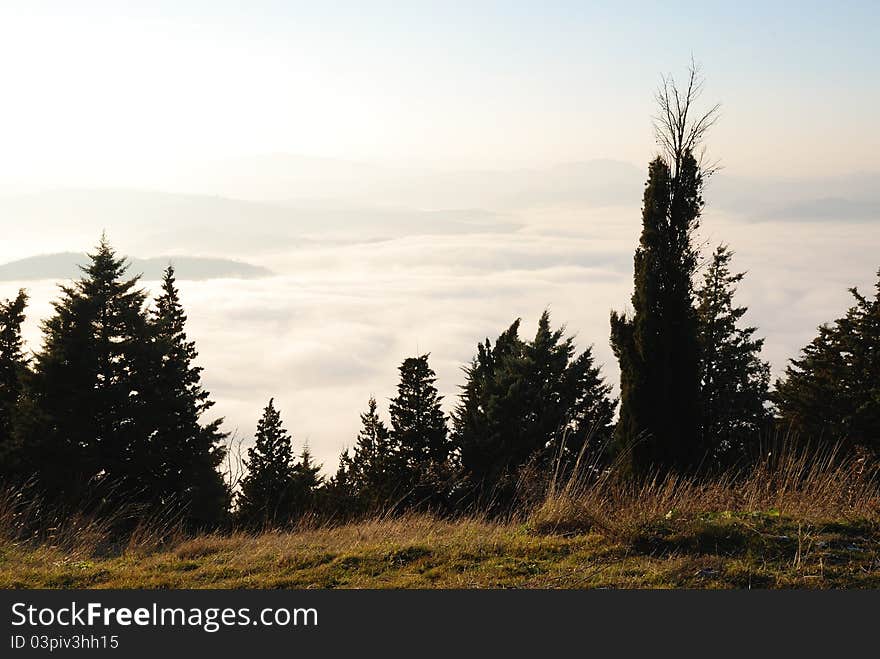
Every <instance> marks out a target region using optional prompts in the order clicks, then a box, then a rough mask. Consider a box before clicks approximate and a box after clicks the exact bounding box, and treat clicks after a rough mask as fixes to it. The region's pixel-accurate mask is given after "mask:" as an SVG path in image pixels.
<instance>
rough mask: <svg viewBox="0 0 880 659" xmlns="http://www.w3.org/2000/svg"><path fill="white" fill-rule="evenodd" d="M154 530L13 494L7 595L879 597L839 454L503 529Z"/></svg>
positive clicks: (855, 473) (0, 503) (566, 505)
mask: <svg viewBox="0 0 880 659" xmlns="http://www.w3.org/2000/svg"><path fill="white" fill-rule="evenodd" d="M41 515H42V516H43V517H41ZM41 519H47V520H49V525H48V527H47V528H43V527H40V525H39V524H38V522H40V521H41ZM152 523H153V524H154V525H155V524H157V523H158V524H159V526H158V527H155V526H154V530H152V531H151V530H150V525H149V524H145V525H143V526H142V527H141V528H139V529H138V530H137V531H136V532H135V533H133V534H132V535H131V537H128V538H123V539H112V538H108V537H107V534H108V533H110V531H109V527H107V526H106V523H102V522H99V521H96V520H89V519H87V518H85V517H80V518H78V517H77V516H70V517H67V518H64V519H60V518H59V517H58V516H52V515H49V514H48V512H47V511H42V510H40V509H39V506H37V505H36V504H33V503H27V502H26V501H25V500H24V499H22V498H21V497H19V498H15V497H14V496H13V497H12V498H10V497H6V499H5V500H0V586H2V587H7V588H9V587H12V588H35V587H41V588H592V587H614V588H668V587H694V588H747V587H804V588H827V587H844V588H853V587H874V588H876V587H880V490H878V487H877V481H876V478H875V473H874V472H873V471H872V470H869V469H867V468H866V467H865V466H864V463H863V462H860V461H858V460H854V459H853V460H841V459H837V458H836V456H834V455H833V454H832V453H826V454H823V455H821V456H817V455H815V454H813V455H811V456H808V455H805V454H804V455H789V456H786V457H785V459H783V460H774V459H768V460H767V461H766V462H765V463H764V464H761V465H759V466H758V467H757V468H756V469H755V470H754V471H753V472H751V473H750V474H748V475H746V476H743V477H741V478H734V477H733V476H727V477H720V478H714V479H711V480H704V481H697V480H688V479H681V478H675V477H670V478H664V479H654V480H651V481H648V482H646V483H641V484H634V483H633V482H631V481H625V480H623V479H620V478H618V477H617V476H616V474H615V472H614V471H613V470H612V471H610V472H603V473H602V474H601V475H599V476H598V477H591V478H589V479H585V478H574V479H570V480H569V481H568V482H566V483H560V484H553V485H551V486H550V488H549V493H548V494H547V496H546V498H545V500H544V501H543V503H541V504H540V505H538V506H537V507H536V508H535V509H534V510H531V511H523V512H522V513H521V514H520V515H519V516H518V517H515V518H513V519H509V520H506V521H503V522H502V521H492V520H489V519H485V518H480V517H474V516H471V517H467V518H461V519H439V518H436V517H432V516H430V515H422V514H409V515H403V516H399V517H390V518H389V517H386V518H377V519H371V520H365V521H362V522H358V523H352V524H345V525H337V526H317V525H314V524H303V525H301V526H300V527H299V528H296V529H290V530H285V531H269V532H265V533H259V534H250V533H231V534H214V535H199V536H196V537H183V536H176V535H174V534H173V533H170V532H169V529H168V526H167V525H165V526H162V524H161V520H159V521H158V522H157V521H156V520H153V522H152ZM155 528H159V529H160V530H159V531H158V532H157V531H156V530H155Z"/></svg>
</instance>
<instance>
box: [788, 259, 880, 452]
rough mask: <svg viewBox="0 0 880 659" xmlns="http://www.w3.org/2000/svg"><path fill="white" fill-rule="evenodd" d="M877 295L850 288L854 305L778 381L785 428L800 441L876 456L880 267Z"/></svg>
mask: <svg viewBox="0 0 880 659" xmlns="http://www.w3.org/2000/svg"><path fill="white" fill-rule="evenodd" d="M877 276H878V281H877V285H876V294H875V296H874V298H873V299H871V298H868V297H865V296H864V295H862V294H861V293H859V291H858V290H857V289H855V288H852V289H850V292H851V293H852V295H853V297H854V298H855V301H856V302H855V304H854V305H853V306H852V307H850V308H849V310H848V311H847V312H846V315H844V316H843V317H842V318H838V319H837V320H836V321H834V322H833V323H831V324H830V325H823V326H821V327H819V334H818V336H817V337H816V338H815V339H813V340H812V341H811V342H810V344H809V345H807V346H806V347H805V348H804V349H803V351H802V352H801V355H800V357H799V358H797V359H792V360H791V362H790V364H789V365H788V367H787V368H786V370H785V376H784V377H783V378H781V379H780V380H778V381H777V383H776V392H775V393H774V395H773V400H774V402H775V403H776V405H777V407H778V411H779V415H780V417H781V419H782V422H783V424H784V426H785V427H786V428H787V429H790V430H791V431H792V432H793V433H794V434H796V435H798V436H799V438H800V439H802V440H804V441H816V440H831V441H844V442H847V443H848V444H850V445H854V446H858V447H863V448H865V449H868V450H869V451H871V452H873V453H874V454H875V455H878V454H880V271H878V273H877Z"/></svg>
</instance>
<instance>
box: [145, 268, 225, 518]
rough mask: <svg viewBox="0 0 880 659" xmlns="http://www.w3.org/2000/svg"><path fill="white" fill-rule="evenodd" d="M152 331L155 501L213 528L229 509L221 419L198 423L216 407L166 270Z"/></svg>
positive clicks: (172, 279)
mask: <svg viewBox="0 0 880 659" xmlns="http://www.w3.org/2000/svg"><path fill="white" fill-rule="evenodd" d="M150 327H151V329H152V337H153V345H154V347H155V349H156V354H155V357H154V358H155V362H154V372H153V373H152V377H151V382H150V384H151V386H150V388H149V400H148V403H149V407H150V416H151V418H152V419H153V420H154V424H155V425H154V429H153V436H152V440H151V442H150V457H151V460H150V463H149V464H150V468H151V469H152V471H153V473H152V477H153V478H154V479H155V483H154V486H153V489H154V492H155V496H156V497H157V499H158V500H159V502H160V503H161V504H171V503H176V504H179V505H181V506H183V507H184V508H185V510H186V516H187V518H188V519H189V520H190V522H191V523H193V524H196V525H216V524H217V523H219V522H220V521H221V520H222V519H223V517H224V515H225V514H226V511H227V509H228V507H229V493H228V491H227V490H226V486H225V484H224V483H223V479H222V477H221V475H220V473H219V472H218V467H219V466H220V464H221V462H223V457H224V451H225V449H224V445H223V442H224V440H225V439H226V434H225V433H223V432H221V430H220V424H221V423H222V419H215V420H213V421H209V422H208V423H206V424H204V425H202V423H201V418H202V416H203V415H204V414H205V413H206V412H207V411H208V410H209V409H211V407H213V405H214V403H213V401H211V400H210V395H209V393H208V392H207V391H205V389H204V388H203V387H202V384H201V373H202V369H201V367H198V366H196V365H195V364H194V362H195V360H196V358H197V357H198V352H197V351H196V347H195V343H194V342H193V341H190V340H189V339H188V338H187V335H186V313H185V312H184V310H183V306H182V304H181V302H180V294H179V291H178V289H177V286H176V280H175V276H174V268H173V267H172V266H170V265H169V266H168V268H167V269H166V270H165V273H164V276H163V279H162V293H161V295H160V296H159V297H158V298H157V299H156V304H155V309H154V311H153V312H152V314H151V323H150Z"/></svg>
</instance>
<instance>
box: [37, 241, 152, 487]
mask: <svg viewBox="0 0 880 659" xmlns="http://www.w3.org/2000/svg"><path fill="white" fill-rule="evenodd" d="M89 259H90V263H89V264H88V265H87V266H86V267H84V268H83V276H82V278H81V279H79V280H78V281H77V282H75V283H73V284H72V285H64V286H61V292H62V295H61V298H60V299H59V300H57V301H56V302H54V303H53V308H54V315H53V316H52V317H51V318H49V319H48V320H47V321H45V322H44V324H43V335H44V338H43V349H42V350H41V351H40V352H39V353H38V354H37V355H36V358H35V362H34V375H33V378H32V382H31V386H29V388H28V396H29V397H30V399H31V400H30V404H31V405H32V407H33V414H31V415H28V417H27V418H26V419H25V420H23V421H22V426H23V427H22V429H21V432H22V435H23V438H24V441H26V442H27V447H26V450H27V452H28V454H29V456H30V458H31V459H32V466H33V468H34V469H35V471H37V473H38V476H39V480H40V484H41V485H42V487H43V488H44V490H45V491H46V493H47V494H48V495H50V496H53V495H59V494H62V493H64V494H66V495H67V499H68V500H76V494H78V493H82V492H83V491H84V490H85V489H86V488H87V487H92V486H94V485H96V484H107V485H108V486H112V488H113V491H115V492H117V493H120V494H122V493H124V495H125V497H126V499H139V498H140V497H142V496H143V495H144V491H145V489H147V488H148V485H149V483H147V482H145V479H144V478H143V476H144V468H143V465H144V464H145V463H146V462H147V461H148V460H149V455H148V445H149V439H150V429H149V425H150V422H149V410H148V408H147V404H146V396H145V393H146V392H147V391H148V389H149V378H150V375H151V370H150V368H149V363H150V350H151V342H150V332H149V328H148V325H147V317H146V314H145V312H144V302H145V293H144V292H143V291H142V290H141V289H140V288H138V277H131V278H127V279H126V278H125V272H126V269H127V264H126V262H125V259H123V258H119V257H117V256H116V254H115V252H114V251H113V249H112V248H111V247H110V245H109V243H108V242H107V240H106V238H104V237H102V238H101V241H100V243H99V244H98V247H97V250H96V252H95V253H94V254H91V255H89Z"/></svg>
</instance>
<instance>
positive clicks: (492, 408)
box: [453, 311, 615, 498]
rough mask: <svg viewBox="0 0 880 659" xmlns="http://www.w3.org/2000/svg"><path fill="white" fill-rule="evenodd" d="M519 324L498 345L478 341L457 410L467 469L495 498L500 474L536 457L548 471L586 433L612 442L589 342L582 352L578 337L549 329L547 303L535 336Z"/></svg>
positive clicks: (605, 397) (607, 404) (609, 408)
mask: <svg viewBox="0 0 880 659" xmlns="http://www.w3.org/2000/svg"><path fill="white" fill-rule="evenodd" d="M519 326H520V321H519V320H516V321H514V322H513V324H511V326H510V327H509V328H508V329H507V330H505V331H504V332H503V333H502V334H501V335H500V336H499V337H498V339H497V340H496V341H495V345H494V346H493V345H492V343H491V342H490V341H489V340H488V339H486V341H485V343H481V344H478V346H477V354H476V356H475V357H474V359H473V360H472V362H471V364H470V366H468V367H467V368H466V369H465V375H466V383H465V385H464V386H463V387H462V393H461V398H460V401H459V404H458V406H457V407H456V409H455V412H454V414H453V422H454V430H453V441H454V443H455V445H456V448H457V449H458V451H459V452H460V454H461V461H462V466H463V468H464V470H465V473H466V474H467V475H468V477H469V478H470V479H471V480H472V481H473V482H474V483H475V484H479V485H480V486H481V487H482V488H484V489H486V490H489V491H491V492H492V495H493V496H494V497H496V498H499V497H500V498H504V495H503V494H502V489H504V488H500V484H501V481H502V480H504V479H505V478H514V477H515V474H516V471H517V470H518V469H519V468H520V467H522V466H523V465H525V464H526V463H527V462H529V461H530V460H532V459H535V458H537V459H538V460H539V461H540V462H542V463H543V466H544V467H545V468H546V471H547V473H548V474H549V472H550V467H551V466H552V465H551V464H550V463H551V461H552V460H553V459H556V458H560V457H561V458H563V459H564V460H565V461H566V462H568V463H571V462H573V461H574V460H575V459H576V457H577V455H578V454H579V452H580V450H581V448H582V447H583V446H584V443H585V442H586V441H588V440H589V439H592V440H593V441H594V442H595V443H596V445H597V446H601V445H602V444H607V440H608V439H609V437H610V433H611V428H612V421H613V416H614V406H615V403H614V401H612V400H611V398H610V396H609V394H610V390H611V388H610V386H608V385H606V384H605V383H604V382H603V380H602V377H601V375H600V372H599V368H598V367H596V366H595V365H594V363H593V356H592V350H591V349H590V348H588V349H587V350H585V351H584V352H583V353H581V354H580V355H577V354H576V351H575V347H574V339H573V337H564V336H563V330H562V329H558V330H553V329H551V327H550V315H549V313H548V312H546V311H545V312H544V313H543V314H542V315H541V319H540V321H539V322H538V330H537V333H536V334H535V338H534V339H533V340H532V341H522V340H521V339H520V338H519V336H518V334H519ZM499 488H500V489H499Z"/></svg>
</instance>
